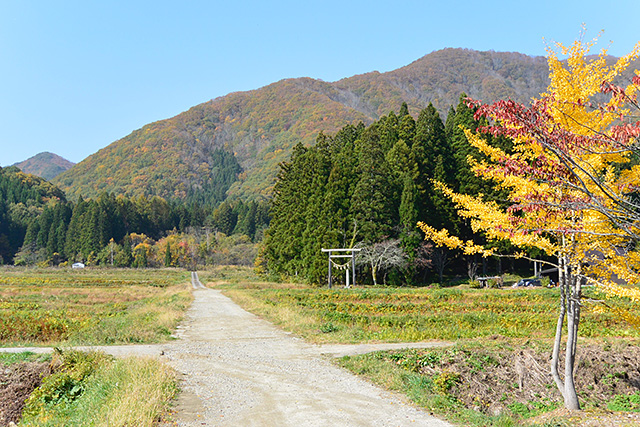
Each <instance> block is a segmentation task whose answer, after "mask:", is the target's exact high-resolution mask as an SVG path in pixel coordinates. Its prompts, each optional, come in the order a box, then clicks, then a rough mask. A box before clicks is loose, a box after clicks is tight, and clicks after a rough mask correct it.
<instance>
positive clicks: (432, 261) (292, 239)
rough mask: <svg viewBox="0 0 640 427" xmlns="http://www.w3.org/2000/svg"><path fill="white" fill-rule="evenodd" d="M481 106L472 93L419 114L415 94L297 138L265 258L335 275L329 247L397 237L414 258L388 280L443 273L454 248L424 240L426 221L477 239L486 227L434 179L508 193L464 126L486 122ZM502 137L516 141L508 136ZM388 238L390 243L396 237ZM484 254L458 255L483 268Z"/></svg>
mask: <svg viewBox="0 0 640 427" xmlns="http://www.w3.org/2000/svg"><path fill="white" fill-rule="evenodd" d="M473 114H474V112H473V111H472V110H471V109H470V108H469V107H467V105H466V104H465V102H464V96H463V97H461V100H460V103H459V104H458V106H457V108H455V109H454V108H451V110H450V111H449V113H448V115H447V119H446V123H444V122H443V121H442V119H441V118H440V115H439V114H438V112H437V111H436V109H435V108H434V107H433V106H432V105H429V106H428V107H427V108H425V109H424V110H422V111H421V112H420V114H419V115H418V118H417V119H414V118H413V117H412V116H411V115H410V114H409V113H408V109H407V107H406V104H405V105H403V107H402V108H401V110H400V111H399V113H398V114H395V113H393V112H392V113H390V114H389V115H387V116H384V117H382V118H380V119H379V120H378V121H376V122H374V123H373V124H372V125H370V126H368V127H365V126H364V125H362V124H360V125H359V126H351V125H349V126H346V127H344V128H343V129H342V130H340V131H339V132H338V133H337V134H336V135H335V136H327V135H322V134H321V135H320V136H319V137H318V139H317V144H316V145H315V146H313V147H309V148H307V147H303V146H302V145H298V146H297V147H295V149H294V152H293V155H292V158H291V160H290V161H289V162H287V163H285V164H283V165H282V168H281V172H280V174H279V175H278V179H277V183H276V185H275V189H274V197H273V200H272V210H271V226H270V228H269V229H268V230H267V233H266V238H265V241H264V247H263V250H262V253H261V259H260V262H259V264H260V265H261V266H262V268H263V269H264V270H265V271H267V272H269V273H271V274H275V275H281V276H296V277H299V278H302V279H303V280H305V281H309V282H313V283H321V282H323V281H325V280H326V275H327V255H326V254H325V253H322V252H321V248H351V247H353V246H354V245H355V244H359V245H360V246H363V247H373V246H374V245H375V244H376V243H381V242H385V241H387V242H388V241H391V242H394V241H397V244H398V245H399V246H400V247H401V249H402V251H403V253H404V257H405V262H404V263H398V262H396V263H395V266H394V267H393V268H390V269H389V271H386V272H384V274H385V277H386V279H387V280H386V281H387V282H388V283H392V284H406V283H419V282H425V281H427V280H429V281H438V280H441V279H442V274H443V273H444V272H445V271H446V267H447V266H448V265H449V266H451V265H452V264H451V257H452V255H453V254H449V253H446V252H445V251H444V250H443V249H438V248H433V247H431V246H430V245H429V244H428V243H427V242H424V240H423V236H422V235H421V234H420V233H419V232H418V229H417V227H416V223H417V222H418V221H424V222H426V223H428V224H430V225H432V226H434V227H436V228H441V227H446V228H447V229H449V230H453V231H455V232H456V233H457V234H458V235H461V236H463V237H465V238H467V239H469V238H474V239H481V236H474V235H473V233H472V231H471V229H470V228H469V226H468V224H467V223H466V222H465V221H464V220H461V219H460V218H459V217H458V216H457V215H455V214H454V210H453V206H452V205H451V203H450V202H449V200H448V199H446V198H445V197H444V196H443V195H442V194H440V193H439V192H437V191H435V190H434V189H433V181H432V180H438V181H441V182H444V183H446V184H447V185H449V186H450V187H451V188H453V189H454V190H455V191H457V192H461V193H467V194H478V193H483V194H485V195H486V197H487V198H492V199H494V200H499V199H500V197H499V195H497V194H495V193H494V192H493V191H492V190H491V188H490V186H488V185H487V184H486V183H485V182H484V181H482V180H481V179H479V178H477V177H476V176H475V175H474V173H473V172H472V171H471V169H470V166H469V163H468V161H467V158H468V156H474V157H476V158H479V154H478V153H477V150H475V149H473V148H472V147H471V146H470V145H469V143H468V142H467V139H466V137H465V136H464V132H463V130H462V128H461V127H464V128H467V129H471V130H475V129H477V127H478V126H479V125H481V124H482V123H479V122H478V121H476V120H474V117H473ZM492 143H493V144H497V145H499V146H501V147H502V148H503V149H506V150H509V148H510V142H509V141H506V140H494V141H493V142H492ZM379 247H380V248H381V250H382V248H387V250H388V249H389V248H392V247H393V244H387V245H385V246H379ZM380 256H385V255H384V254H380ZM480 262H481V261H480V260H477V259H474V258H472V257H470V258H465V259H463V258H458V259H457V260H456V265H455V266H456V270H457V271H463V272H466V271H467V270H468V269H477V268H480V267H481V265H480V266H479V263H480ZM428 274H431V277H427V275H428ZM434 275H435V277H434ZM438 275H439V276H440V277H438ZM366 277H368V276H366V275H363V279H366Z"/></svg>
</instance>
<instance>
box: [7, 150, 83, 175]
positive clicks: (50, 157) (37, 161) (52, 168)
mask: <svg viewBox="0 0 640 427" xmlns="http://www.w3.org/2000/svg"><path fill="white" fill-rule="evenodd" d="M73 165H75V163H73V162H70V161H69V160H67V159H64V158H62V157H60V156H58V155H57V154H53V153H49V152H44V153H39V154H36V155H35V156H33V157H30V158H28V159H27V160H25V161H23V162H20V163H16V164H14V165H13V166H17V167H18V169H20V170H21V171H22V172H24V173H30V174H32V175H35V176H39V177H41V178H44V179H46V180H51V179H53V178H55V177H56V176H58V175H60V174H61V173H62V172H64V171H66V170H68V169H70V168H71V167H73Z"/></svg>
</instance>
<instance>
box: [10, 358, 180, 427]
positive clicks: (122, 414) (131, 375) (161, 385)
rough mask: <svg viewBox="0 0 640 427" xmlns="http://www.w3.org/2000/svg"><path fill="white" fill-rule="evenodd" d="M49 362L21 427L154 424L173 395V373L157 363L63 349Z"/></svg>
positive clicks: (24, 415)
mask: <svg viewBox="0 0 640 427" xmlns="http://www.w3.org/2000/svg"><path fill="white" fill-rule="evenodd" d="M53 363H54V365H55V366H56V367H55V368H54V373H53V374H52V375H50V376H48V377H46V378H44V379H43V381H42V384H41V385H40V387H38V388H37V389H36V390H35V391H34V392H33V393H32V394H31V396H30V397H29V399H28V400H27V402H26V405H25V408H24V411H23V418H22V420H21V422H20V425H21V426H45V427H53V426H70V425H77V426H81V425H91V426H110V427H111V426H115V427H117V426H141V427H142V426H153V425H154V423H155V422H156V421H157V420H158V419H159V417H160V416H161V415H162V414H163V413H164V412H165V411H166V410H167V405H168V403H167V402H169V401H170V400H171V399H172V398H173V397H174V396H175V394H176V392H177V387H176V380H175V376H174V373H173V372H172V371H171V370H170V369H169V368H168V367H167V366H166V365H163V364H162V363H161V362H159V361H157V360H155V359H144V358H133V357H132V358H126V359H114V358H112V357H110V356H107V355H105V354H103V353H98V352H91V353H83V352H78V351H64V352H57V353H56V354H55V355H54V360H53Z"/></svg>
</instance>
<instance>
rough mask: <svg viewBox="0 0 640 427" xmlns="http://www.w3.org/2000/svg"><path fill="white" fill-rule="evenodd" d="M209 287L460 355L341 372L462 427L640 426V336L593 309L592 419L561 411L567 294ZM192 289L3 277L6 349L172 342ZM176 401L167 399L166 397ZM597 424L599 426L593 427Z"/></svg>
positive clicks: (246, 279) (585, 368)
mask: <svg viewBox="0 0 640 427" xmlns="http://www.w3.org/2000/svg"><path fill="white" fill-rule="evenodd" d="M199 276H200V280H201V281H202V282H203V283H205V284H206V285H207V286H209V287H213V288H216V289H220V290H222V291H223V292H224V293H225V294H226V295H228V296H230V297H232V298H233V299H234V301H236V302H237V303H239V304H240V305H242V306H243V307H244V308H245V309H247V310H249V311H251V312H253V313H254V314H257V315H259V316H261V317H263V318H265V319H267V320H269V321H271V322H273V323H274V324H276V325H278V326H279V327H281V328H283V329H284V330H287V331H291V332H293V333H294V334H296V335H298V336H300V337H303V338H304V339H305V340H307V341H309V342H314V343H365V342H367V343H375V342H407V341H429V340H443V341H449V342H451V343H452V346H451V347H448V348H442V349H422V350H393V351H381V352H374V353H369V354H365V355H360V356H351V357H344V358H341V359H338V360H337V361H336V362H337V363H338V364H340V365H341V366H343V367H344V368H345V369H348V370H350V371H352V372H354V373H356V374H358V375H362V376H365V377H366V378H367V379H369V380H370V381H372V382H375V383H377V384H379V385H380V386H382V387H385V388H388V389H390V390H394V391H396V392H400V393H403V394H405V395H406V396H408V397H409V398H410V399H412V400H413V401H415V402H416V404H418V405H419V406H422V407H424V408H426V409H427V410H428V411H429V412H433V413H434V414H436V415H437V416H439V417H441V418H445V419H447V420H449V421H451V422H453V423H454V424H458V425H471V426H474V425H475V426H491V425H493V426H516V425H546V426H574V425H578V426H580V425H584V426H587V425H611V426H618V425H634V424H633V423H634V422H640V417H639V416H638V414H637V413H636V412H634V411H638V410H640V404H639V403H638V402H640V391H639V390H638V389H637V387H634V386H633V384H634V382H638V381H640V378H638V373H640V365H639V363H640V362H637V361H638V360H640V352H638V344H639V343H640V333H639V331H637V330H635V329H633V328H632V327H631V326H629V325H627V324H626V323H624V322H623V321H621V320H619V319H617V318H615V317H614V316H613V315H610V314H599V313H593V312H589V311H588V310H585V314H584V316H583V318H582V323H581V330H580V332H581V339H580V344H579V353H580V352H582V353H581V354H582V357H581V359H580V363H579V366H578V373H579V375H578V377H579V378H582V380H581V381H580V382H579V385H578V387H579V389H580V396H581V400H582V401H583V403H584V405H585V408H586V410H585V411H583V412H582V413H581V414H582V415H581V416H576V415H575V414H565V413H563V412H562V409H560V408H561V406H562V405H561V404H560V402H559V395H558V393H557V390H555V388H554V387H555V386H553V383H552V380H551V379H550V377H549V375H548V372H547V371H548V368H547V364H548V356H549V354H550V348H551V337H552V334H553V330H554V327H555V320H556V317H555V316H556V310H557V308H556V307H557V300H558V295H557V290H556V289H545V288H535V289H511V288H504V289H470V288H468V287H466V286H458V287H452V288H385V287H366V288H363V287H357V288H351V289H342V288H334V289H332V290H328V289H326V288H314V287H309V286H304V285H300V284H292V283H273V282H268V281H265V280H264V279H262V278H259V277H257V276H255V274H254V273H253V270H252V269H250V268H238V267H216V268H211V269H208V270H205V271H201V272H199ZM190 286H191V285H190V283H189V273H188V272H185V271H179V270H174V269H162V270H131V269H121V270H118V269H113V270H112V269H85V270H70V269H64V270H63V269H15V268H4V269H0V307H2V309H3V310H2V311H0V327H1V329H0V338H1V341H0V343H1V345H2V346H17V345H62V346H64V345H72V344H88V345H101V344H117V343H150V342H162V341H167V340H169V339H171V338H170V335H171V333H172V332H173V330H174V328H175V326H176V325H177V322H178V321H179V319H180V318H181V317H182V316H183V314H184V311H185V310H186V309H187V308H188V307H189V305H190V302H191V298H192V297H191V292H190ZM5 357H7V358H16V357H17V358H18V359H16V360H11V362H12V363H15V362H19V361H20V360H19V358H20V357H21V356H19V355H7V356H5ZM72 357H73V355H72ZM88 357H89V358H91V357H92V356H88ZM82 360H84V359H82ZM91 360H93V359H91ZM96 360H97V361H99V362H100V363H99V364H98V365H99V366H100V367H99V368H97V371H96V372H105V374H100V375H108V376H109V379H107V380H105V381H107V384H115V383H117V382H120V383H121V384H123V383H124V382H128V383H129V382H131V383H132V384H131V385H132V386H133V383H135V382H137V381H138V380H134V379H133V375H134V374H132V373H128V371H120V367H119V366H120V365H114V364H113V363H114V362H113V361H112V360H110V359H104V360H102V359H99V358H98V359H96ZM133 362H134V360H133V359H132V360H131V362H130V363H129V362H128V363H129V364H132V363H133ZM82 363H84V362H82ZM91 363H94V362H91ZM96 363H97V362H96ZM71 366H74V365H71ZM83 366H84V365H83ZM132 366H133V365H132ZM73 369H75V368H73ZM111 369H115V370H116V371H117V372H120V373H118V374H117V375H115V374H114V375H113V378H111V376H110V375H111V374H106V372H111V371H110V370H111ZM136 369H137V368H136ZM140 369H143V366H140ZM154 369H155V372H158V373H159V375H164V376H163V377H162V378H163V379H162V380H160V379H159V380H158V381H157V384H165V385H163V386H162V387H165V388H166V387H169V388H170V384H172V383H171V380H169V382H166V381H167V378H168V377H166V374H160V373H161V372H162V368H161V366H157V367H154ZM114 372H115V371H114ZM123 375H124V377H123ZM145 375H147V374H145ZM125 377H127V378H128V377H130V378H129V379H128V380H127V379H126V378H125ZM169 377H170V375H169ZM87 378H88V379H90V378H94V377H93V376H90V377H87ZM95 378H102V377H95ZM105 378H106V377H105ZM159 378H160V377H159ZM155 383H156V382H155V380H154V384H155ZM87 384H89V383H87ZM96 384H97V383H96ZM149 386H150V387H151V386H152V385H151V384H149ZM100 387H103V386H100ZM153 387H155V386H153ZM172 393H173V392H171V391H170V390H169V392H168V394H166V395H165V396H171V395H172ZM124 399H125V400H129V399H130V398H129V397H125V398H124ZM164 399H165V401H162V400H160V401H159V403H158V405H159V406H158V407H159V408H162V407H165V408H166V406H163V405H165V404H166V399H170V397H165V398H164ZM163 402H164V403H163ZM79 404H80V403H78V405H79ZM85 404H88V403H82V405H85ZM95 404H96V405H97V406H100V407H102V406H101V405H103V404H102V403H99V402H97V401H96V403H95ZM74 405H75V404H74ZM36 406H37V405H36ZM32 407H33V405H32ZM156 413H157V412H156ZM39 414H40V415H37V416H48V415H46V413H42V412H39ZM61 416H62V415H61ZM34 419H35V418H34ZM594 419H596V420H600V421H599V422H600V424H589V422H590V420H594ZM611 420H618V421H619V422H618V421H611ZM620 420H621V421H620ZM626 421H629V422H630V424H625V422H626ZM34 422H35V423H36V425H38V423H39V422H40V421H34ZM125 422H126V421H125ZM607 423H609V424H607Z"/></svg>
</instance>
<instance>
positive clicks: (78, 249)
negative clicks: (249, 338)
mask: <svg viewBox="0 0 640 427" xmlns="http://www.w3.org/2000/svg"><path fill="white" fill-rule="evenodd" d="M268 209H269V206H268V203H267V202H253V201H252V202H242V201H225V202H223V203H221V204H219V205H218V206H217V207H216V208H215V209H213V208H212V207H208V205H204V206H203V205H202V204H200V203H197V202H193V201H192V202H189V203H181V202H178V201H166V200H164V199H162V198H160V197H151V198H146V197H144V196H140V197H134V198H128V197H124V196H117V197H116V196H115V195H113V194H107V193H104V194H102V195H100V196H99V197H98V198H96V199H92V200H84V199H82V198H80V199H79V200H78V201H77V202H68V201H67V200H66V198H65V195H64V193H63V192H62V191H61V190H59V189H58V188H57V187H55V186H53V185H52V184H50V183H48V182H47V181H45V180H43V179H41V178H37V177H34V176H32V175H26V174H23V173H22V172H20V171H19V170H18V169H17V168H14V167H9V168H4V169H2V168H0V261H1V262H4V263H14V262H16V263H19V264H20V263H23V264H32V263H49V264H58V263H60V262H65V261H84V262H94V263H97V262H102V263H113V262H114V261H113V252H114V250H115V251H116V252H117V251H118V250H122V251H124V252H125V253H129V252H131V253H133V252H132V251H134V250H135V248H136V246H137V245H138V244H139V243H140V241H144V242H145V243H146V244H149V243H154V242H158V241H160V240H161V239H163V238H167V236H169V235H178V234H182V235H184V234H185V233H186V232H187V231H190V232H192V233H191V234H194V233H193V231H194V230H200V231H202V230H204V232H205V234H207V239H208V242H207V249H208V250H210V249H211V248H212V247H214V246H213V244H212V240H211V236H217V238H218V239H219V238H221V237H222V236H230V235H244V236H246V238H247V240H248V241H249V242H250V241H253V240H256V239H257V240H259V239H261V237H262V233H263V230H264V229H265V228H266V227H267V226H268V223H269V216H268ZM187 234H188V233H187ZM197 234H198V235H200V234H202V233H197ZM132 235H134V237H135V236H143V237H141V238H139V240H140V241H138V242H132V241H131V238H132ZM174 240H175V239H174ZM114 245H117V246H114ZM151 246H153V245H151ZM183 246H184V245H183ZM105 248H107V249H105ZM170 249H171V248H170ZM105 250H106V251H107V252H108V254H109V256H108V257H107V259H104V256H102V257H101V256H100V254H103V255H104V252H105ZM175 250H177V248H176V249H175ZM147 255H149V254H147ZM14 258H15V259H14ZM147 258H148V262H150V260H151V258H149V257H147ZM183 258H184V257H183ZM191 258H193V259H189V260H188V262H192V261H194V260H195V261H200V262H206V261H207V260H208V259H210V258H211V257H207V256H206V254H203V253H200V254H199V255H198V256H197V257H196V252H194V253H193V254H192V256H191ZM195 258H197V260H196V259H195ZM167 259H169V258H167ZM120 261H121V262H120V265H122V266H128V265H132V264H133V263H134V257H133V256H131V257H127V256H125V257H121V258H120ZM123 261H124V262H123ZM127 261H129V262H127ZM181 262H187V261H184V260H183V261H181ZM145 264H146V263H145ZM168 264H169V265H173V264H175V262H173V263H172V262H168Z"/></svg>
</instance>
